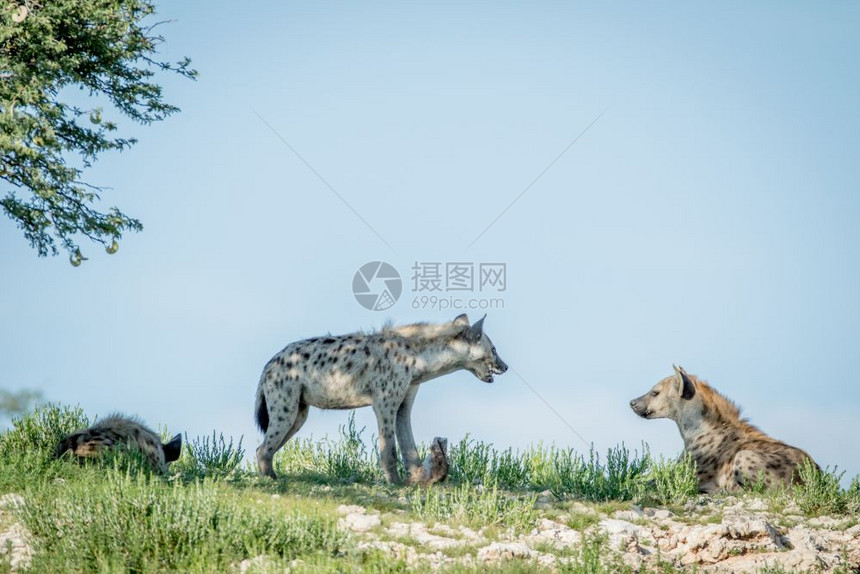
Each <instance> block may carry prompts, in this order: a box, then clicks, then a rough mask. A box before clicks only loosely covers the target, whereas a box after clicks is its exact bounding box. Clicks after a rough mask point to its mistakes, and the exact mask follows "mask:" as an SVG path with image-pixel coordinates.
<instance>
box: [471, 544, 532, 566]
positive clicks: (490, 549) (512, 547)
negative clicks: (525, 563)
mask: <svg viewBox="0 0 860 574" xmlns="http://www.w3.org/2000/svg"><path fill="white" fill-rule="evenodd" d="M536 554H537V552H535V551H534V550H532V549H531V548H529V547H528V546H526V545H525V544H523V543H522V542H493V543H492V544H490V545H489V546H484V547H483V548H481V549H480V550H478V562H509V561H511V560H514V559H516V558H520V559H522V558H531V557H533V556H535V555H536Z"/></svg>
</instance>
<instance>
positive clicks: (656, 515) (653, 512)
mask: <svg viewBox="0 0 860 574" xmlns="http://www.w3.org/2000/svg"><path fill="white" fill-rule="evenodd" d="M645 516H647V517H648V518H653V519H655V520H668V519H670V518H672V517H673V516H675V513H674V512H672V511H671V510H666V509H665V508H646V509H645Z"/></svg>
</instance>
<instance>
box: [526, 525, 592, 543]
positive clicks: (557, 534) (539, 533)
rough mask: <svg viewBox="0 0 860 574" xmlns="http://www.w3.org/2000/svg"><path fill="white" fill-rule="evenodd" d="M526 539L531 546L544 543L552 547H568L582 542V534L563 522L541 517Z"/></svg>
mask: <svg viewBox="0 0 860 574" xmlns="http://www.w3.org/2000/svg"><path fill="white" fill-rule="evenodd" d="M526 540H527V541H528V543H529V544H530V545H532V546H534V545H536V544H540V543H544V544H549V545H551V546H553V547H554V548H569V547H571V546H577V545H579V544H580V543H581V542H582V534H580V533H579V532H578V531H576V530H574V529H573V528H570V527H568V526H566V525H564V524H559V523H558V522H554V521H552V520H549V519H546V518H542V519H541V520H540V521H538V524H537V528H535V529H534V530H532V532H531V534H530V535H529V536H527V537H526Z"/></svg>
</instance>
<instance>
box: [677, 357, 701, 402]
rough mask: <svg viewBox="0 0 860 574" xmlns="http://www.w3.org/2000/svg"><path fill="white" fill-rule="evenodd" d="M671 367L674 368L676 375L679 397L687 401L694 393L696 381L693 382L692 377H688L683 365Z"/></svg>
mask: <svg viewBox="0 0 860 574" xmlns="http://www.w3.org/2000/svg"><path fill="white" fill-rule="evenodd" d="M672 368H673V369H675V374H677V375H678V389H679V390H680V391H681V398H682V399H685V400H688V401H689V400H690V399H692V398H693V397H694V396H695V394H696V383H694V382H693V379H691V378H690V375H688V374H687V371H685V370H684V367H676V366H675V365H672Z"/></svg>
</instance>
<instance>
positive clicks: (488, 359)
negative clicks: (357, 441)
mask: <svg viewBox="0 0 860 574" xmlns="http://www.w3.org/2000/svg"><path fill="white" fill-rule="evenodd" d="M483 324H484V319H483V318H482V319H481V320H480V321H478V322H477V323H475V324H474V325H472V326H471V327H470V326H469V318H468V317H467V316H466V315H465V314H464V315H460V316H458V317H457V318H456V319H454V320H453V321H451V322H449V323H441V324H428V323H416V324H414V325H404V326H396V327H394V326H393V327H385V328H383V329H382V330H381V331H379V332H375V333H368V334H366V333H352V334H349V335H341V336H337V337H335V336H329V337H317V338H313V339H307V340H304V341H298V342H295V343H291V344H290V345H287V347H286V348H284V350H283V351H281V352H280V353H278V354H277V355H275V356H274V357H273V358H272V360H270V361H269V362H268V363H267V364H266V366H265V368H264V369H263V374H262V376H261V377H260V383H259V385H258V386H257V405H256V417H257V424H258V425H259V426H260V429H261V430H262V431H263V432H264V433H266V436H265V438H264V439H263V444H261V445H260V447H259V448H258V449H257V466H258V468H259V470H260V473H261V474H264V475H267V476H270V477H272V478H275V477H276V476H275V472H274V470H273V468H272V457H273V456H274V454H275V453H276V452H277V451H278V449H280V448H281V447H282V446H284V444H285V443H286V442H287V441H288V440H289V439H290V438H291V437H292V436H293V435H294V434H296V432H298V430H299V429H300V428H301V427H302V425H303V424H304V422H305V420H306V419H307V416H308V407H309V406H314V407H317V408H321V409H354V408H358V407H365V406H367V405H372V406H373V411H374V413H376V420H377V423H378V424H379V454H380V459H381V460H380V462H381V464H382V470H383V472H384V473H385V478H386V479H387V480H388V481H389V482H392V483H397V482H399V481H400V477H399V476H398V473H397V450H396V447H395V436H396V437H397V442H398V443H399V445H400V454H401V456H402V458H403V464H404V466H405V467H406V471H407V473H408V475H409V476H408V480H409V481H410V482H422V481H424V480H425V479H426V478H427V477H425V476H423V475H424V471H423V469H422V467H421V461H420V460H419V458H418V451H417V449H416V448H415V439H414V438H413V436H412V422H411V412H412V403H414V402H415V395H416V393H418V386H419V385H420V384H421V383H423V382H425V381H429V380H430V379H434V378H436V377H440V376H442V375H446V374H448V373H452V372H454V371H458V370H460V369H466V370H468V371H470V372H471V373H472V374H473V375H475V376H476V377H478V378H479V379H481V380H482V381H484V382H486V383H492V382H493V375H494V374H501V373H504V372H505V371H506V370H508V366H507V365H505V363H504V361H502V359H501V358H500V357H499V355H498V354H497V353H496V348H495V347H494V346H493V343H492V341H490V338H489V337H488V336H487V335H485V334H484V327H483Z"/></svg>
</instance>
